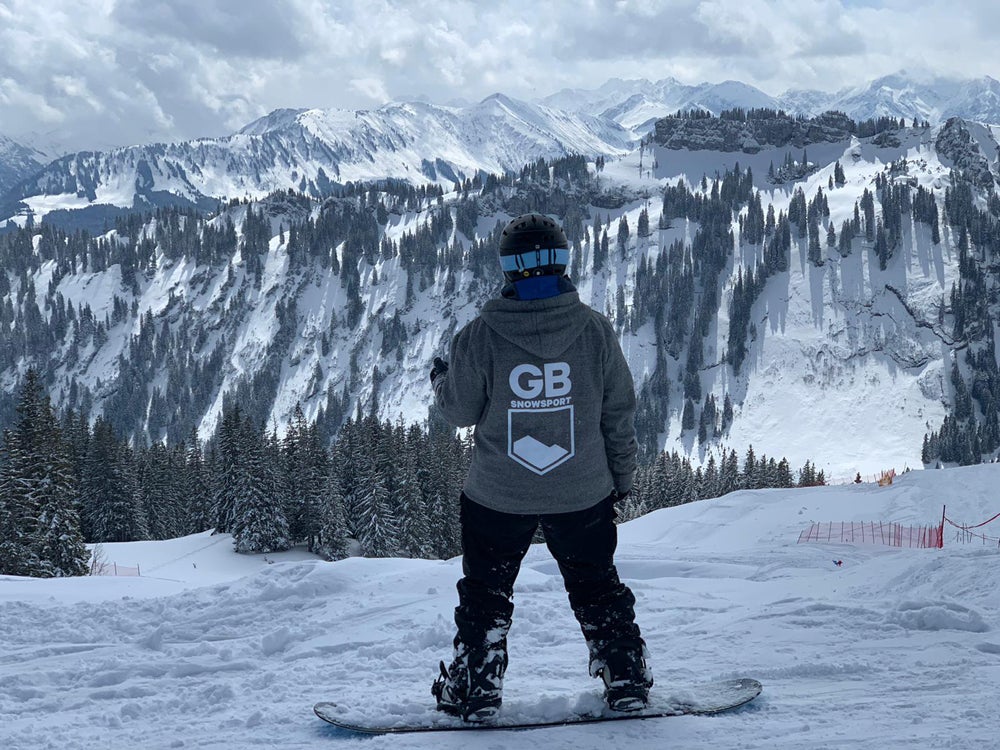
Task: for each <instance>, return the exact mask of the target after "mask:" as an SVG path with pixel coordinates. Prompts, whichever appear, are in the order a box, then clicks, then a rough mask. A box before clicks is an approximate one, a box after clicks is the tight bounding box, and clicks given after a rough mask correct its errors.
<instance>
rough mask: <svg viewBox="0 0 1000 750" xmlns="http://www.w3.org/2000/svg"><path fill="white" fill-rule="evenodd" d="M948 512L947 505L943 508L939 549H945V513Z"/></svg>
mask: <svg viewBox="0 0 1000 750" xmlns="http://www.w3.org/2000/svg"><path fill="white" fill-rule="evenodd" d="M947 510H948V506H947V505H942V506H941V540H940V541H939V542H938V549H944V520H945V511H947Z"/></svg>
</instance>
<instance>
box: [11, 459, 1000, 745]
mask: <svg viewBox="0 0 1000 750" xmlns="http://www.w3.org/2000/svg"><path fill="white" fill-rule="evenodd" d="M998 472H1000V469H998V468H997V467H996V466H985V465H984V466H976V467H970V468H965V469H948V470H941V471H926V472H911V473H908V474H906V475H905V476H902V477H900V478H897V481H896V483H895V484H894V485H893V486H891V487H885V488H879V487H876V486H874V485H869V484H864V485H846V486H837V487H825V488H813V489H796V490H768V491H754V492H740V493H735V494H731V495H727V496H725V497H722V498H719V499H716V500H706V501H701V502H697V503H693V504H690V505H685V506H681V507H677V508H672V509H666V510H661V511H658V512H656V513H653V514H650V515H648V516H646V517H643V518H640V519H638V520H636V521H633V522H631V523H628V524H625V525H623V526H622V527H621V528H620V539H621V542H620V547H619V554H618V560H619V569H620V572H621V574H622V576H623V577H624V578H625V579H626V580H627V581H628V582H629V584H630V585H631V586H632V587H633V590H634V591H635V593H636V597H637V600H638V601H637V606H636V609H637V613H638V618H639V622H640V624H641V626H642V628H643V632H644V635H645V637H646V639H647V641H648V643H649V648H650V651H651V653H652V667H653V669H654V672H655V677H656V685H655V687H654V688H653V689H654V691H660V692H661V693H662V692H680V691H683V686H685V685H687V684H690V683H692V682H696V681H701V680H706V679H713V678H722V677H733V676H741V675H750V676H754V677H757V678H759V679H760V680H761V681H762V682H763V683H764V686H765V690H764V694H763V695H762V696H761V697H760V698H758V699H757V700H756V701H755V702H754V703H753V704H751V705H750V706H748V707H746V708H744V709H741V710H739V711H736V712H733V713H729V714H725V715H721V716H718V717H714V718H696V717H683V718H671V719H663V720H653V721H643V722H625V723H613V724H602V725H592V726H586V727H579V726H578V727H567V728H554V729H540V730H534V731H531V732H527V733H517V734H511V733H501V732H493V731H483V732H481V733H476V734H472V735H470V734H434V735H410V736H402V737H381V738H374V739H371V738H363V737H359V736H354V735H351V734H349V733H345V732H341V731H340V730H336V729H334V728H332V727H329V726H327V725H325V724H323V723H322V722H320V721H319V720H317V719H315V718H314V717H313V716H312V713H311V710H310V709H311V706H312V705H313V703H315V702H317V701H321V700H330V699H333V700H343V701H347V702H349V703H351V704H352V705H354V706H356V707H358V708H357V710H358V711H362V712H367V713H369V714H370V715H371V716H372V717H378V716H380V714H382V713H384V712H392V713H394V714H395V715H396V716H399V717H402V718H410V717H419V716H421V715H426V714H428V713H429V712H430V711H431V709H430V701H431V696H430V692H429V689H428V687H429V684H430V682H431V680H432V679H433V677H434V675H435V671H436V665H437V661H438V660H439V659H442V658H447V657H448V655H449V649H450V641H451V637H452V624H451V619H450V615H451V610H452V608H453V607H454V605H455V603H456V594H455V589H454V584H455V581H456V580H457V578H458V577H459V575H460V561H459V560H458V559H453V560H448V561H426V560H400V559H381V560H368V559H360V558H350V559H347V560H343V561H340V562H335V563H327V562H322V561H318V560H314V559H313V560H306V559H301V557H299V558H296V557H293V556H285V557H281V556H275V557H274V558H271V557H269V558H268V560H270V561H271V562H272V563H273V564H268V562H266V561H264V560H263V559H262V558H258V557H238V556H236V555H235V554H234V553H231V552H230V551H229V549H228V547H229V545H228V538H226V537H212V536H208V535H198V536H195V537H189V538H187V539H183V540H175V541H171V542H152V543H142V544H136V545H123V546H117V545H105V555H106V557H107V558H108V559H109V560H114V561H116V562H119V563H120V564H123V565H125V564H127V565H135V564H136V562H139V563H140V564H141V565H144V566H145V567H146V568H147V570H148V571H149V575H148V576H144V577H142V578H117V579H116V578H83V579H73V580H28V579H16V578H0V643H2V644H3V649H2V652H0V747H3V748H6V749H7V750H41V749H42V748H58V749H59V750H68V749H69V748H100V750H116V749H118V748H121V749H122V750H126V749H131V748H178V747H179V748H184V747H188V748H192V747H197V748H226V749H227V750H229V749H231V748H253V747H262V748H263V747H280V748H285V749H287V750H294V749H295V748H310V750H312V749H314V748H317V747H337V748H354V747H357V748H367V749H368V750H373V749H374V748H382V747H393V748H466V747H474V748H479V747H482V748H502V747H519V748H534V747H538V748H542V747H544V748H546V749H547V750H558V749H561V748H566V749H570V748H571V749H572V750H581V749H582V748H608V747H630V748H663V747H677V748H686V749H691V748H695V749H697V748H719V747H727V748H744V749H749V748H761V749H763V748H768V749H770V748H776V747H780V748H844V747H851V748H878V749H879V750H884V749H885V748H903V747H929V748H930V747H932V748H949V747H952V748H968V747H975V748H996V747H998V742H997V738H996V707H997V700H996V696H997V695H998V694H1000V634H998V632H997V627H998V625H1000V590H998V589H997V586H996V576H997V572H998V570H1000V550H998V549H997V548H996V547H995V546H993V547H986V546H984V545H982V543H980V544H979V545H968V546H966V545H962V544H959V543H957V542H955V540H954V539H953V536H952V534H951V533H948V534H946V539H945V547H944V549H942V550H936V549H935V550H919V549H913V550H911V549H893V548H887V547H875V546H849V545H825V544H802V545H800V544H797V539H798V535H799V532H800V531H801V530H802V529H803V528H805V527H806V526H808V524H809V523H810V522H811V521H841V520H845V521H851V520H895V521H899V522H903V523H934V522H935V521H936V520H937V519H940V517H941V508H942V505H943V504H945V503H946V504H947V506H948V516H949V517H950V518H953V519H956V520H958V521H962V522H966V523H977V522H979V521H982V520H985V519H986V518H988V517H989V516H991V515H993V514H994V513H996V512H997V511H1000V500H998V499H997V494H996V489H995V488H996V483H997V479H998V476H1000V474H998ZM996 523H1000V522H994V524H996ZM987 528H988V527H987ZM994 535H995V532H994ZM835 560H841V561H842V562H843V565H842V566H840V567H838V566H836V565H835V564H834V561H835ZM164 579H170V580H164ZM205 584H208V585H205ZM515 601H516V605H517V609H516V612H515V620H514V626H513V629H512V631H511V634H510V651H511V662H510V669H509V671H508V676H507V680H506V686H505V711H507V712H508V713H509V714H516V715H528V714H530V715H535V716H547V717H555V716H558V715H561V714H563V713H565V712H566V711H568V710H569V709H570V708H571V707H573V706H586V705H592V704H593V703H594V702H596V701H598V700H599V697H598V688H597V685H596V683H595V682H594V681H593V680H591V679H590V678H589V677H588V676H587V669H586V648H585V646H584V643H583V639H582V637H581V635H580V633H579V631H578V629H577V626H576V624H575V622H574V620H573V619H572V616H571V614H570V610H569V607H568V604H567V602H566V597H565V594H564V593H563V590H562V583H561V580H560V577H559V574H558V572H557V569H556V566H555V563H554V562H553V560H552V558H551V557H550V556H549V554H548V552H547V551H546V549H545V548H544V547H543V546H536V547H533V548H532V549H531V551H530V552H529V554H528V556H527V558H526V560H525V562H524V565H523V568H522V570H521V575H520V578H519V580H518V584H517V587H516V594H515Z"/></svg>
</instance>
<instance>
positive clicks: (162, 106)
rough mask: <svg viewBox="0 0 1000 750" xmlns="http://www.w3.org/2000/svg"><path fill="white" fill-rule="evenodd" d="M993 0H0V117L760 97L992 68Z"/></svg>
mask: <svg viewBox="0 0 1000 750" xmlns="http://www.w3.org/2000/svg"><path fill="white" fill-rule="evenodd" d="M998 24H1000V5H998V4H996V3H995V2H994V0H973V1H971V2H964V3H961V4H958V3H954V2H953V1H951V0H948V1H946V0H905V1H904V0H881V1H878V0H617V1H616V2H610V1H609V0H554V1H553V2H547V3H539V2H537V0H530V1H529V0H499V1H498V2H495V3H492V4H485V3H480V2H478V0H269V1H268V2H264V1H263V0H258V2H247V1H246V0H88V2H85V3H80V2H79V1H78V0H46V2H45V3H38V2H37V0H0V132H2V133H6V134H10V135H16V134H18V133H20V132H25V131H49V130H52V129H53V128H55V129H56V131H57V133H59V134H61V135H62V136H63V137H64V138H65V139H67V140H68V141H69V142H70V143H71V144H72V145H74V146H77V147H84V146H87V147H98V146H107V145H111V144H119V143H130V142H141V141H148V140H165V139H176V138H191V137H197V136H203V135H219V134H224V133H228V132H232V131H234V130H236V129H237V128H239V127H241V126H242V125H244V124H245V123H247V122H249V121H250V120H252V119H253V118H255V117H257V116H259V115H261V114H264V113H265V112H267V111H269V110H271V109H275V108H278V107H335V106H336V107H347V108H354V107H373V106H378V105H380V104H382V103H384V102H385V101H388V100H393V99H411V98H415V97H418V96H424V97H427V98H429V99H431V100H436V101H442V102H444V101H449V100H454V99H458V98H462V99H467V100H476V99H480V98H482V97H484V96H487V95H489V94H491V93H493V92H495V91H498V90H501V91H504V92H506V93H509V94H510V95H512V96H519V97H526V98H531V97H541V96H544V95H546V94H549V93H552V92H553V91H555V90H557V89H559V88H563V87H566V86H573V87H583V88H588V87H597V86H599V85H600V84H601V83H603V82H604V81H605V80H606V79H608V78H610V77H621V78H648V79H651V80H655V79H659V78H664V77H667V76H673V77H676V78H678V79H680V80H683V81H685V82H689V83H698V82H701V81H705V80H709V81H720V80H724V79H730V78H733V79H740V80H744V81H746V82H747V83H751V84H754V85H757V86H759V87H761V88H763V89H764V90H765V91H767V92H768V93H772V94H778V93H781V92H782V91H784V90H785V89H787V88H791V87H794V88H824V89H839V88H842V87H844V86H847V85H858V84H861V83H863V82H865V81H867V80H870V79H872V78H875V77H877V76H879V75H883V74H887V73H890V72H893V71H896V70H899V69H900V68H906V69H908V70H919V69H924V68H929V69H931V70H934V71H935V72H938V73H942V74H953V75H963V76H967V77H976V76H981V75H986V74H992V75H994V76H997V75H1000V70H997V69H996V68H995V67H994V65H995V64H994V62H993V61H995V60H996V55H995V51H994V42H993V39H992V38H991V36H992V34H991V31H992V29H994V28H996V27H997V25H998Z"/></svg>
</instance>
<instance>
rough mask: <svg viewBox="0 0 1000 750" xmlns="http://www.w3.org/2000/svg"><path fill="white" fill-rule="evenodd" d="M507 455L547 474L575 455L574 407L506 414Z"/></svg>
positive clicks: (516, 410) (522, 464)
mask: <svg viewBox="0 0 1000 750" xmlns="http://www.w3.org/2000/svg"><path fill="white" fill-rule="evenodd" d="M507 455H508V456H509V457H510V458H512V459H513V460H514V461H516V462H517V463H519V464H520V465H521V466H523V467H524V468H526V469H528V470H529V471H532V472H534V473H535V474H538V475H543V474H547V473H549V472H550V471H552V470H553V469H555V468H556V467H557V466H562V465H563V464H564V463H566V462H567V461H569V460H570V459H571V458H573V456H574V455H576V440H575V434H574V429H573V405H572V404H570V405H567V406H559V407H554V408H550V409H509V410H508V411H507Z"/></svg>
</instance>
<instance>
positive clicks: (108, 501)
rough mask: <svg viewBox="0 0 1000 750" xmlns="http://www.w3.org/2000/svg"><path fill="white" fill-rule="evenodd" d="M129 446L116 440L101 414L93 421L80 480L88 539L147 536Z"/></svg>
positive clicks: (129, 538)
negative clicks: (92, 429)
mask: <svg viewBox="0 0 1000 750" xmlns="http://www.w3.org/2000/svg"><path fill="white" fill-rule="evenodd" d="M135 474H136V472H135V466H134V458H133V455H132V451H131V449H130V448H129V447H128V446H127V445H124V444H119V443H118V441H117V440H116V439H115V436H114V432H113V431H112V428H111V424H110V423H109V422H107V421H105V420H104V419H103V418H102V417H98V418H97V421H96V422H95V423H94V431H93V434H92V436H91V438H90V442H89V443H88V446H87V457H86V459H84V472H83V476H82V477H81V480H80V513H81V516H82V520H83V529H84V534H85V538H86V539H88V540H89V541H91V542H132V541H137V540H140V539H148V538H149V530H148V527H147V525H146V515H145V512H144V510H143V508H142V505H141V503H140V502H139V499H138V487H137V485H136V479H135Z"/></svg>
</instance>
